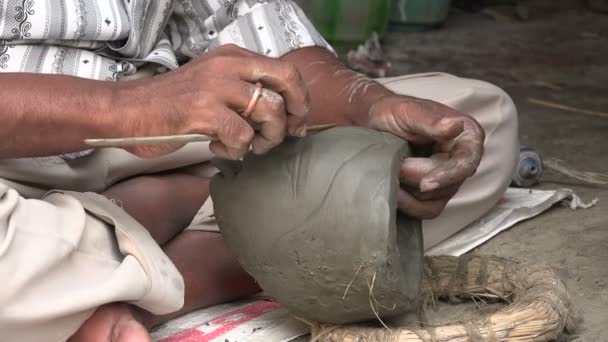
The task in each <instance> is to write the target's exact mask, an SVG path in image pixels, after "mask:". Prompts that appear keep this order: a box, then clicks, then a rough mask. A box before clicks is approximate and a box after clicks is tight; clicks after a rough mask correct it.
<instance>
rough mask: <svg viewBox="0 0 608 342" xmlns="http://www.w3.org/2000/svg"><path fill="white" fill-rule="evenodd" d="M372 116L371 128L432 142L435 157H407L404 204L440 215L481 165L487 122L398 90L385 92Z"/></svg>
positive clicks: (410, 210) (419, 213)
mask: <svg viewBox="0 0 608 342" xmlns="http://www.w3.org/2000/svg"><path fill="white" fill-rule="evenodd" d="M370 117H371V122H370V126H371V127H372V128H375V129H378V130H381V131H387V132H391V133H393V134H395V135H397V136H399V137H401V138H403V139H405V140H407V141H408V142H410V143H411V144H413V145H418V146H424V147H431V150H432V153H431V155H430V157H428V158H408V159H406V160H405V161H404V163H403V165H402V167H401V177H400V178H401V191H400V192H399V194H398V198H399V208H400V209H401V210H402V211H403V212H405V213H406V214H409V215H412V216H414V217H418V218H424V219H430V218H434V217H436V216H438V215H439V214H440V213H441V211H442V210H443V209H444V208H445V206H446V204H447V203H448V201H449V200H450V199H451V198H452V197H453V196H454V195H455V194H456V192H457V191H458V189H459V188H460V186H461V185H462V183H463V182H464V181H465V180H466V179H467V178H468V177H470V176H472V175H473V174H474V173H475V171H476V170H477V167H478V166H479V163H480V162H481V157H482V154H483V143H484V139H485V134H484V131H483V128H482V127H481V126H480V125H479V123H477V122H476V121H475V119H473V118H472V117H470V116H468V115H466V114H462V113H459V112H457V111H455V110H453V109H451V108H449V107H447V106H444V105H442V104H440V103H437V102H433V101H429V100H423V99H417V98H411V97H406V96H398V95H390V96H386V97H382V98H381V99H380V100H379V101H378V102H377V103H376V104H374V105H373V107H372V108H371V110H370Z"/></svg>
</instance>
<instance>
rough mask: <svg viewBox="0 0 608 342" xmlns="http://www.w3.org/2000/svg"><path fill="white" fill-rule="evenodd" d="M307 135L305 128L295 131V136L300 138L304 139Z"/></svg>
mask: <svg viewBox="0 0 608 342" xmlns="http://www.w3.org/2000/svg"><path fill="white" fill-rule="evenodd" d="M307 133H308V129H307V127H306V126H302V127H300V128H299V129H298V130H297V131H296V135H297V136H298V137H300V138H304V137H305V136H306V134H307Z"/></svg>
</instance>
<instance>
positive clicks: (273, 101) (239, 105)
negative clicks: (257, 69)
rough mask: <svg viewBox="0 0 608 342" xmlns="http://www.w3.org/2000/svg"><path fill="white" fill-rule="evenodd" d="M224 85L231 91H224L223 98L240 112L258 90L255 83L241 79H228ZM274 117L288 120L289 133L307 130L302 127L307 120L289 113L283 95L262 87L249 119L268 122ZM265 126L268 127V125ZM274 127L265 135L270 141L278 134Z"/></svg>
mask: <svg viewBox="0 0 608 342" xmlns="http://www.w3.org/2000/svg"><path fill="white" fill-rule="evenodd" d="M223 87H225V89H230V91H227V92H224V95H223V96H224V98H223V100H225V101H226V103H228V104H229V107H230V108H232V109H234V110H235V111H237V112H239V113H242V112H244V111H245V110H246V109H247V107H248V106H249V103H250V102H251V100H252V98H253V96H254V95H255V91H256V86H255V85H253V84H251V83H249V82H244V81H240V80H239V81H234V80H227V81H225V84H223ZM274 117H276V118H278V119H279V120H280V123H281V124H282V123H283V122H284V121H286V122H287V133H288V134H289V135H293V136H304V135H305V131H304V132H303V131H302V127H304V126H305V124H306V123H305V120H304V119H303V118H300V117H297V116H293V115H287V110H286V108H285V100H284V99H283V97H282V96H281V95H279V94H277V93H276V92H274V91H272V90H270V89H262V94H261V96H260V97H259V99H258V101H257V103H256V105H255V107H254V109H253V112H252V113H251V114H250V115H249V116H248V117H247V119H249V120H253V121H254V122H257V123H260V122H262V123H266V122H267V121H268V120H272V118H274ZM279 117H281V118H279ZM283 118H286V119H283ZM275 124H276V123H275ZM271 126H272V123H271ZM263 128H264V129H267V128H266V127H263ZM272 129H273V131H271V132H269V133H270V134H271V136H268V135H265V138H266V140H268V141H269V142H273V141H275V138H274V137H275V136H276V130H274V128H272ZM281 135H282V136H281V137H280V139H281V141H282V139H283V138H284V134H282V133H281ZM279 142H280V141H279Z"/></svg>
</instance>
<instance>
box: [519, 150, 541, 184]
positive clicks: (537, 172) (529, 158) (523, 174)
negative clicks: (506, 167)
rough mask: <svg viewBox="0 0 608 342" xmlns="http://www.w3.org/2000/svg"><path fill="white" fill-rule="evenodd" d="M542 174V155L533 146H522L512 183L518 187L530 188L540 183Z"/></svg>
mask: <svg viewBox="0 0 608 342" xmlns="http://www.w3.org/2000/svg"><path fill="white" fill-rule="evenodd" d="M542 175H543V158H542V157H541V155H540V154H539V153H538V152H536V151H535V150H534V149H533V148H531V147H527V146H522V147H521V149H520V151H519V162H518V163H517V169H516V170H515V174H514V175H513V182H512V185H513V186H515V187H518V188H528V187H531V186H533V185H536V184H538V183H539V182H540V178H541V177H542Z"/></svg>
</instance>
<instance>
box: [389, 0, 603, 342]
mask: <svg viewBox="0 0 608 342" xmlns="http://www.w3.org/2000/svg"><path fill="white" fill-rule="evenodd" d="M493 9H495V10H496V11H497V12H498V13H502V14H505V15H506V16H505V17H500V18H498V19H497V18H496V16H494V17H493V16H491V15H488V14H485V13H479V12H478V13H469V12H462V11H456V12H455V13H452V14H451V16H450V18H449V20H448V22H447V23H446V25H445V26H443V27H441V28H439V29H437V30H434V31H432V32H426V33H391V34H389V35H388V36H387V37H386V39H385V44H384V46H385V49H386V51H387V53H388V56H389V57H390V59H391V61H392V62H393V64H394V70H393V71H392V74H393V75H401V74H410V73H416V72H428V71H443V72H448V73H452V74H456V75H459V76H463V77H470V78H478V79H483V80H486V81H489V82H492V83H494V84H496V85H498V86H500V87H502V88H503V89H505V90H506V91H507V92H508V93H509V94H510V95H511V96H512V97H513V99H514V101H515V103H516V104H517V106H518V109H519V115H520V123H521V142H522V144H526V145H528V146H532V147H534V148H536V149H537V150H539V151H540V152H541V153H542V154H543V155H544V156H545V157H554V158H560V159H562V160H564V161H566V162H567V163H568V165H569V166H571V167H573V168H576V169H580V170H586V171H595V172H603V173H608V117H604V118H602V117H598V116H593V115H585V114H579V113H572V112H568V111H563V110H557V109H551V108H545V107H542V106H538V105H535V104H532V103H530V102H529V101H528V98H538V99H542V100H545V101H552V102H559V103H562V104H566V105H569V106H574V107H579V108H583V109H587V110H594V111H603V112H608V15H606V14H599V13H593V12H590V11H588V10H586V9H584V8H575V9H562V10H561V11H557V12H553V13H547V12H542V11H541V12H540V13H536V14H534V15H533V16H531V17H530V18H529V19H528V20H526V21H521V20H517V19H510V18H513V17H512V16H511V15H510V14H511V12H510V11H511V9H509V8H501V7H497V8H493ZM547 84H548V85H547ZM560 187H566V188H571V189H574V190H575V191H576V192H577V193H578V194H579V195H581V196H582V197H583V199H585V200H590V199H592V198H596V197H597V198H599V200H600V202H599V204H598V205H597V206H596V207H595V208H592V209H589V210H579V211H572V210H570V209H567V208H563V207H555V208H553V209H551V210H550V211H549V212H547V213H545V214H543V215H541V216H539V217H537V218H535V219H532V220H529V221H527V222H524V223H522V224H519V225H517V226H515V227H514V228H512V229H510V230H509V231H506V232H504V233H502V234H500V235H499V236H498V237H496V238H494V239H493V240H491V241H490V242H488V243H487V244H485V245H483V246H482V247H480V248H478V249H477V250H475V251H474V253H482V254H495V255H499V256H504V257H516V258H519V259H524V260H527V261H530V262H534V263H542V264H546V265H550V266H555V267H557V268H558V269H559V270H560V273H561V275H562V276H563V277H564V279H565V280H566V282H567V285H568V287H569V290H570V293H571V295H572V297H573V299H574V303H575V305H576V307H577V309H578V310H579V312H580V315H581V317H582V319H583V322H582V324H581V327H580V329H579V331H578V332H576V334H574V335H573V336H572V340H574V341H608V267H607V266H608V211H607V210H606V208H608V187H603V188H602V187H598V186H588V185H585V184H582V183H581V182H579V181H573V180H570V179H568V178H565V177H562V176H560V175H559V174H556V173H552V172H548V173H547V174H546V175H545V176H544V179H543V183H542V185H541V186H540V188H545V189H556V188H560ZM462 310H464V311H467V312H468V313H469V314H476V312H475V310H476V309H475V308H471V307H469V308H468V309H454V308H452V309H450V310H448V311H449V312H450V313H451V314H454V313H461V312H459V311H462ZM481 310H483V311H484V312H485V311H486V310H485V309H483V308H482V309H481ZM453 317H454V316H453Z"/></svg>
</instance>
